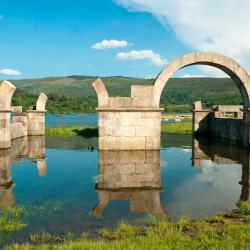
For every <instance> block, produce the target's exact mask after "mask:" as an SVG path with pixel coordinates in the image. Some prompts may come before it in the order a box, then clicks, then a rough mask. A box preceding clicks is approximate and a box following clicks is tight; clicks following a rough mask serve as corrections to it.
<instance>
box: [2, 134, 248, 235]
mask: <svg viewBox="0 0 250 250" xmlns="http://www.w3.org/2000/svg"><path fill="white" fill-rule="evenodd" d="M162 139H163V140H166V141H165V142H164V143H162V146H163V148H162V150H161V151H99V152H97V151H96V150H94V151H93V152H91V148H90V150H86V149H87V148H88V147H90V146H91V145H94V146H96V144H95V143H96V142H97V140H96V138H87V139H84V138H82V137H74V138H73V137H72V138H71V137H63V138H56V137H53V138H52V137H50V138H46V155H45V139H44V137H29V138H23V139H19V140H15V141H13V145H12V147H11V149H10V150H2V151H0V210H1V209H5V210H6V209H9V208H11V207H13V206H15V203H17V204H18V205H21V206H24V207H25V208H26V209H27V211H28V213H27V215H25V217H24V218H23V219H24V222H25V223H27V224H28V226H27V227H26V228H24V229H23V230H22V231H19V232H17V233H16V235H14V236H13V235H11V240H16V239H18V240H19V239H20V240H25V239H27V238H28V237H29V235H30V234H34V233H42V232H44V231H47V232H51V233H53V234H59V235H62V234H63V233H65V232H67V231H68V230H72V231H73V232H76V233H77V232H80V233H81V232H83V231H88V232H90V234H94V235H95V233H96V231H98V230H99V229H100V228H102V227H107V228H109V227H112V226H113V225H114V224H116V222H119V221H121V220H124V221H129V222H134V223H138V224H140V223H143V222H144V221H145V218H148V217H147V214H148V213H150V214H153V215H154V216H157V217H163V216H166V214H167V213H168V215H169V216H171V217H174V218H179V217H180V216H189V217H191V218H202V217H206V216H212V215H215V214H218V213H223V212H226V211H231V210H232V209H234V208H235V206H236V204H237V202H238V201H239V200H248V199H249V179H250V177H249V152H248V151H246V150H244V149H240V148H238V147H235V146H234V145H229V144H228V143H221V142H216V141H207V140H201V139H199V140H193V148H192V147H191V145H192V144H191V143H192V138H191V137H188V136H181V135H179V136H176V135H165V136H163V137H162ZM183 145H185V146H183ZM46 157H47V158H48V159H46ZM22 158H26V159H29V160H30V161H28V160H22ZM34 162H35V164H34ZM46 164H48V166H49V171H47V167H46ZM11 165H12V166H11ZM34 165H36V167H37V170H36V169H34ZM192 165H193V167H192ZM97 166H99V167H98V168H97ZM241 167H242V171H241ZM39 176H41V177H42V176H43V178H40V177H39ZM96 180H97V183H96ZM239 183H240V184H239ZM15 185H16V187H15ZM14 187H15V189H14ZM90 212H92V213H90ZM93 215H94V216H93ZM96 218H98V220H97V219H96Z"/></svg>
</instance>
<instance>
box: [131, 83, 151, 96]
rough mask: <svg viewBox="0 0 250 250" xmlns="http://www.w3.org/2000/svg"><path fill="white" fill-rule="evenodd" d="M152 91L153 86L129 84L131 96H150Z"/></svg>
mask: <svg viewBox="0 0 250 250" xmlns="http://www.w3.org/2000/svg"><path fill="white" fill-rule="evenodd" d="M152 92H153V86H146V85H132V86H131V97H147V98H151V95H152Z"/></svg>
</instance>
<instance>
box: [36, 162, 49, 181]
mask: <svg viewBox="0 0 250 250" xmlns="http://www.w3.org/2000/svg"><path fill="white" fill-rule="evenodd" d="M37 169H38V174H39V176H41V177H43V176H45V175H46V174H47V166H46V159H39V160H37Z"/></svg>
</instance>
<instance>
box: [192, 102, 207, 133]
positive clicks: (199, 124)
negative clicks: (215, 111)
mask: <svg viewBox="0 0 250 250" xmlns="http://www.w3.org/2000/svg"><path fill="white" fill-rule="evenodd" d="M209 114H210V110H204V109H202V103H201V101H197V102H194V104H193V123H192V124H193V134H194V135H208V133H209Z"/></svg>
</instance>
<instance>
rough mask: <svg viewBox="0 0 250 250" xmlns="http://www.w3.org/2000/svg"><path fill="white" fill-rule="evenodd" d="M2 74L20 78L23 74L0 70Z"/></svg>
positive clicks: (10, 70) (15, 71) (11, 70)
mask: <svg viewBox="0 0 250 250" xmlns="http://www.w3.org/2000/svg"><path fill="white" fill-rule="evenodd" d="M0 74H2V75H6V76H20V75H21V74H22V73H21V72H20V71H18V70H14V69H2V70H0Z"/></svg>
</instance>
